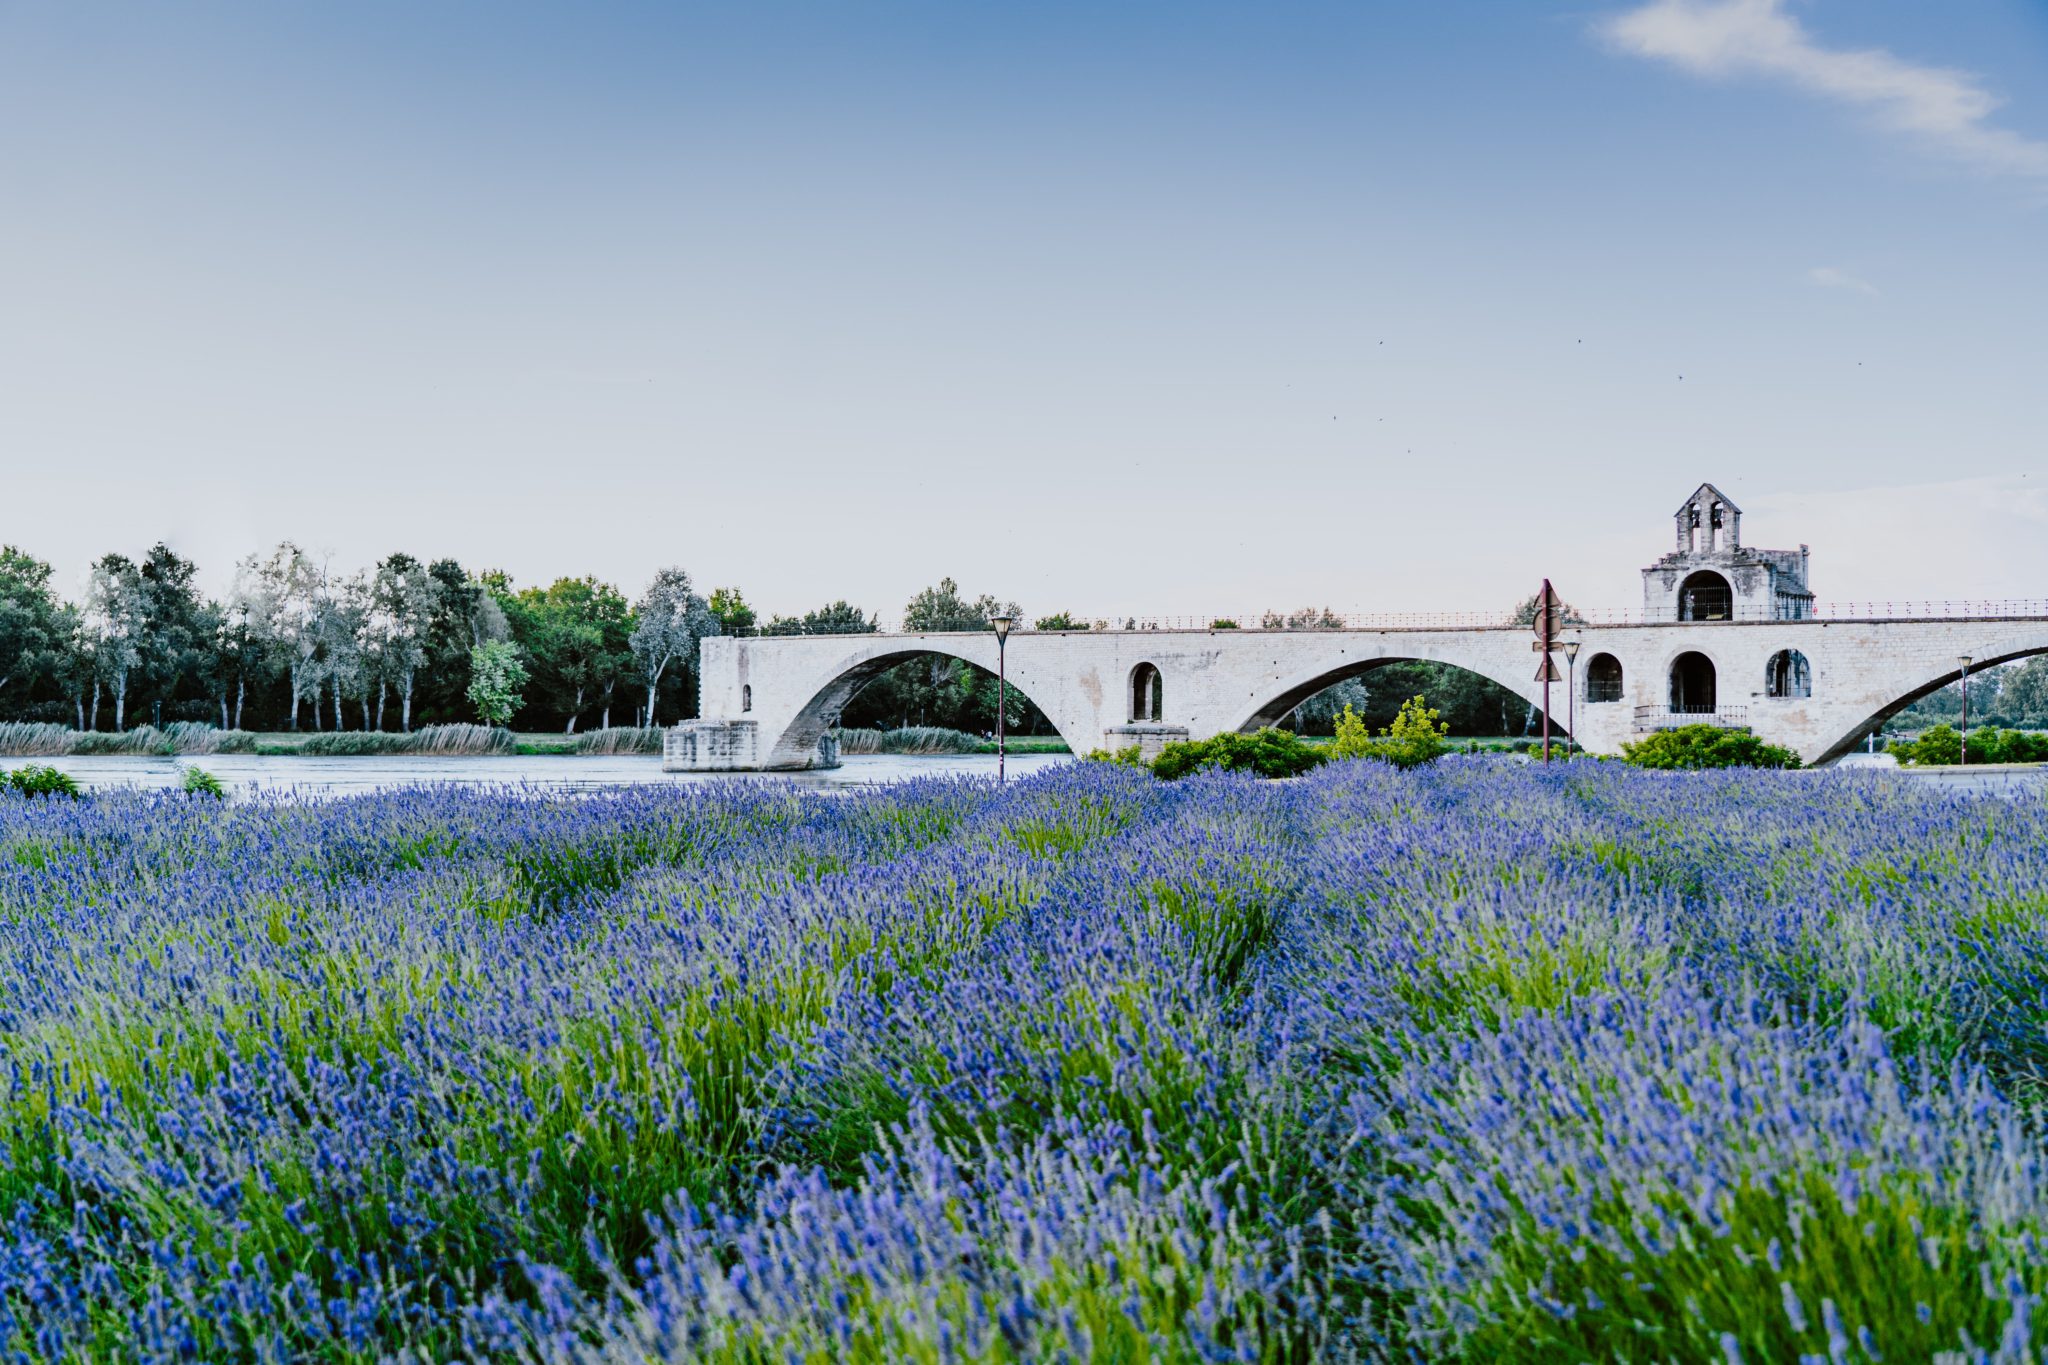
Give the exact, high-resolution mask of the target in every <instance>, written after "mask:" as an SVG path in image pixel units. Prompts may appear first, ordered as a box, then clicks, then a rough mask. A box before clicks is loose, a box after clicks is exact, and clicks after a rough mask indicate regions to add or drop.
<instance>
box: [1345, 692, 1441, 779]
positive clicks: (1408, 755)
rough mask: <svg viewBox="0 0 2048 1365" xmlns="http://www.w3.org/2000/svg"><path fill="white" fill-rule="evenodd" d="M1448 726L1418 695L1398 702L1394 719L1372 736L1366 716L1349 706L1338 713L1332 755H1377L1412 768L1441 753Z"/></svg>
mask: <svg viewBox="0 0 2048 1365" xmlns="http://www.w3.org/2000/svg"><path fill="white" fill-rule="evenodd" d="M1450 732H1451V727H1450V726H1448V725H1445V724H1443V723H1441V722H1440V721H1439V720H1438V719H1437V713H1436V712H1435V711H1432V710H1430V708H1429V704H1428V703H1427V702H1425V701H1423V699H1422V698H1421V697H1419V696H1418V697H1411V698H1409V699H1408V700H1407V701H1404V702H1402V703H1401V710H1400V713H1399V714H1398V715H1396V716H1395V717H1394V723H1393V724H1392V725H1390V726H1388V727H1386V728H1385V729H1384V730H1381V731H1380V737H1379V738H1378V739H1374V738H1373V737H1372V730H1371V728H1370V727H1369V726H1367V725H1366V723H1365V718H1364V717H1363V716H1361V715H1359V714H1358V713H1357V712H1355V711H1353V710H1352V709H1351V708H1350V707H1349V706H1347V707H1345V708H1344V714H1343V715H1341V716H1339V717H1337V732H1336V738H1335V739H1334V740H1333V741H1332V742H1331V744H1330V757H1332V758H1377V759H1381V760H1384V761H1385V762H1388V763H1391V764H1393V765H1394V766H1395V767H1397V768H1415V767H1420V766H1421V765H1422V764H1424V763H1428V762H1431V761H1433V760H1435V759H1437V758H1440V757H1442V756H1443V752H1444V736H1446V735H1448V734H1449V733H1450Z"/></svg>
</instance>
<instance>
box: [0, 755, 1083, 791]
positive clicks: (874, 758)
mask: <svg viewBox="0 0 2048 1365" xmlns="http://www.w3.org/2000/svg"><path fill="white" fill-rule="evenodd" d="M1071 762H1073V759H1071V758H1070V757H1068V756H1067V755H1066V754H1011V755H1010V757H1009V767H1008V771H1009V774H1010V775H1011V776H1012V777H1022V776H1025V775H1026V774H1028V773H1034V772H1038V771H1041V770H1042V769H1044V768H1047V767H1049V766H1052V765H1054V764H1058V763H1071ZM31 763H39V764H44V765H46V766H48V767H52V768H57V769H60V770H61V771H63V772H67V773H70V774H71V775H72V776H73V777H75V778H77V779H78V781H79V784H80V785H81V786H84V787H87V788H90V789H92V790H95V791H103V790H107V789H110V788H120V787H134V788H138V789H142V790H153V789H162V788H166V787H175V786H177V785H178V783H179V781H180V780H181V779H182V777H183V776H184V770H185V768H187V767H194V768H203V769H205V770H206V771H207V772H209V773H212V774H213V775H214V776H215V777H217V778H219V779H220V780H221V781H222V782H223V783H225V784H226V785H227V787H228V788H229V790H230V791H231V792H233V793H236V794H247V793H255V792H280V793H282V792H291V793H295V794H298V795H301V796H350V795H354V794H356V793H359V792H370V791H382V790H386V789H388V788H392V787H417V786H439V785H442V784H444V783H462V784H467V785H470V786H487V787H539V788H545V789H547V790H550V791H595V790H597V789H599V788H602V787H618V786H632V785H639V784H643V783H654V782H661V783H676V784H685V783H692V782H712V781H728V782H729V781H748V782H787V783H790V784H792V785H795V786H799V787H812V788H819V789H824V790H834V789H840V788H846V787H866V786H873V785H874V784H876V783H878V782H900V781H902V780H903V779H905V778H909V777H938V776H966V777H994V776H995V775H996V759H995V755H994V754H939V755H929V756H927V755H912V754H860V755H854V756H851V757H848V758H846V759H845V760H844V761H843V763H842V765H841V766H840V767H837V768H827V769H824V770H823V771H820V772H802V773H665V772H663V771H662V770H661V758H660V756H659V755H656V754H616V755H604V756H599V755H588V756H585V755H576V756H573V757H572V756H568V755H534V756H527V757H481V756H479V757H466V758H463V757H445V758H421V757H417V756H414V755H408V754H391V755H383V756H378V757H367V758H298V757H287V756H273V755H257V754H206V755H200V756H195V757H192V758H140V757H135V756H132V755H119V756H110V757H94V758H0V770H5V769H8V768H20V767H24V766H26V765H28V764H31Z"/></svg>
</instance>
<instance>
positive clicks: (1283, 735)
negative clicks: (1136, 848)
mask: <svg viewBox="0 0 2048 1365" xmlns="http://www.w3.org/2000/svg"><path fill="white" fill-rule="evenodd" d="M1325 757H1326V755H1325V754H1324V752H1323V750H1322V749H1320V748H1318V747H1317V746H1315V745H1313V744H1310V743H1308V742H1306V741H1305V740H1303V739H1302V737H1301V736H1300V735H1297V734H1292V733H1290V732H1288V731H1286V730H1276V729H1273V728H1272V727H1271V726H1268V727H1267V728H1265V729H1263V730H1261V731H1259V732H1258V733H1257V734H1252V735H1247V734H1243V733H1241V732H1238V731H1235V730H1227V731H1225V732H1224V733H1222V734H1220V735H1212V736H1211V737H1210V738H1208V739H1199V740H1186V741H1183V742H1181V743H1179V744H1169V745H1167V746H1166V747H1165V748H1164V749H1161V750H1160V751H1159V757H1157V758H1155V759H1153V760H1152V773H1153V775H1154V776H1155V777H1163V778H1165V779H1166V780H1167V781H1169V782H1171V781H1173V780H1175V779H1176V778H1182V777H1186V776H1187V775H1188V774H1189V773H1196V772H1201V771H1203V770H1204V769H1208V768H1219V769H1222V770H1224V771H1226V772H1250V773H1257V774H1258V775H1259V776H1260V777H1298V776H1300V775H1301V774H1302V773H1305V772H1307V771H1308V770H1309V769H1310V768H1313V767H1315V766H1316V765H1317V764H1319V763H1321V762H1322V761H1323V760H1324V758H1325Z"/></svg>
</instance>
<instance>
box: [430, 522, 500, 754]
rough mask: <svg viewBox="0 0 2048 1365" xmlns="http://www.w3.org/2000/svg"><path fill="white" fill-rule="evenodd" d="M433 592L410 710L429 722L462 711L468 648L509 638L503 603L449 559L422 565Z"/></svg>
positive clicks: (467, 676)
mask: <svg viewBox="0 0 2048 1365" xmlns="http://www.w3.org/2000/svg"><path fill="white" fill-rule="evenodd" d="M427 573H428V575H429V576H430V577H432V579H433V580H434V583H435V586H436V588H437V593H436V596H435V598H434V604H433V609H432V612H431V619H432V625H431V626H430V627H429V629H428V631H427V644H426V651H427V662H426V664H425V666H424V667H423V668H422V669H421V670H420V675H421V677H420V689H419V693H420V694H419V700H418V704H417V706H416V707H415V709H416V710H417V711H418V712H420V713H421V714H422V715H423V716H424V718H425V719H427V720H428V721H430V722H438V721H451V720H456V719H459V718H461V717H462V716H464V715H465V714H467V713H466V710H465V702H466V700H467V699H466V696H465V689H466V687H467V686H468V680H469V653H470V651H471V650H473V649H475V648H476V647H477V646H478V645H481V644H487V643H489V642H490V641H492V640H506V639H510V638H511V627H510V624H509V623H508V622H507V620H506V617H505V611H504V607H503V604H501V603H500V602H499V601H498V600H497V599H496V598H495V597H493V596H492V595H491V592H490V590H489V589H488V588H487V587H486V586H485V584H484V582H483V580H482V579H479V578H476V577H474V576H472V575H471V574H470V573H469V572H468V571H467V570H465V569H464V568H463V567H462V566H461V565H460V564H458V563H456V562H455V561H454V560H452V559H437V560H435V561H434V562H433V563H432V564H431V565H429V566H428V568H427Z"/></svg>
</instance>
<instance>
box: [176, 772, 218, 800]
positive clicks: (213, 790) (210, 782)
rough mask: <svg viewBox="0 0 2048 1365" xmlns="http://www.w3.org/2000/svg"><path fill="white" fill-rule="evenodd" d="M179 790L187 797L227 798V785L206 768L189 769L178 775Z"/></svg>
mask: <svg viewBox="0 0 2048 1365" xmlns="http://www.w3.org/2000/svg"><path fill="white" fill-rule="evenodd" d="M178 790H179V791H181V792H184V793H185V794H186V795H187V796H211V797H213V798H214V799H215V800H220V799H222V798H224V797H226V796H227V794H228V789H227V784H226V783H224V782H222V781H221V780H220V779H219V778H218V777H215V776H214V775H213V774H212V773H210V772H208V771H206V769H204V768H187V769H185V771H184V772H182V773H180V774H179V775H178Z"/></svg>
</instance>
